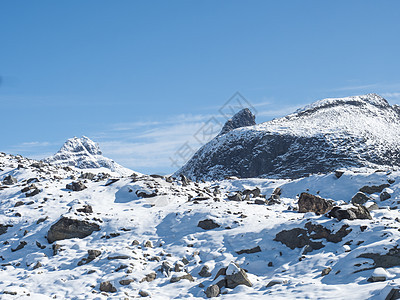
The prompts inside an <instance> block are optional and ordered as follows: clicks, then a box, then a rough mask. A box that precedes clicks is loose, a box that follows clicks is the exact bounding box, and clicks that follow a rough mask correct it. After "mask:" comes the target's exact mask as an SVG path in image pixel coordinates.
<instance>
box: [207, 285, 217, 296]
mask: <svg viewBox="0 0 400 300" xmlns="http://www.w3.org/2000/svg"><path fill="white" fill-rule="evenodd" d="M205 293H206V296H207V298H213V297H218V295H219V293H220V289H219V286H218V285H216V284H213V285H211V286H209V287H208V288H207V289H206V291H205Z"/></svg>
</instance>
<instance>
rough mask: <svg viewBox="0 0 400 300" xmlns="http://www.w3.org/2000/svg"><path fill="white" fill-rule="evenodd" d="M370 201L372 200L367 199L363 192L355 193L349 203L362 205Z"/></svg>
mask: <svg viewBox="0 0 400 300" xmlns="http://www.w3.org/2000/svg"><path fill="white" fill-rule="evenodd" d="M370 200H372V198H371V197H368V196H367V195H365V194H364V193H363V192H357V194H355V195H354V196H353V198H351V203H353V204H360V205H364V204H365V203H367V202H368V201H370Z"/></svg>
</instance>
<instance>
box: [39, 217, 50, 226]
mask: <svg viewBox="0 0 400 300" xmlns="http://www.w3.org/2000/svg"><path fill="white" fill-rule="evenodd" d="M48 218H49V217H47V216H46V217H44V218H39V219H38V220H37V221H36V224H40V223H43V222H44V221H46V220H47V219H48Z"/></svg>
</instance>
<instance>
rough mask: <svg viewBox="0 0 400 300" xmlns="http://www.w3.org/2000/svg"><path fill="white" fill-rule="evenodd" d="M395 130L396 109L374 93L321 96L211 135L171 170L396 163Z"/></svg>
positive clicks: (204, 173)
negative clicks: (260, 120)
mask: <svg viewBox="0 0 400 300" xmlns="http://www.w3.org/2000/svg"><path fill="white" fill-rule="evenodd" d="M399 132H400V110H399V108H398V107H397V106H395V105H394V106H391V105H389V103H388V102H387V101H386V100H385V99H384V98H382V97H381V96H379V95H376V94H367V95H361V96H353V97H346V98H330V99H324V100H320V101H317V102H315V103H313V104H311V105H308V106H306V107H304V108H301V109H299V110H297V111H296V112H294V113H292V114H289V115H287V116H285V117H282V118H278V119H274V120H271V121H268V122H265V123H262V124H258V125H254V126H247V127H241V128H237V129H234V130H232V131H230V132H228V133H226V134H225V135H221V136H217V137H216V138H214V139H213V140H211V141H210V142H209V143H207V144H206V145H204V146H203V147H202V148H200V150H199V151H197V152H196V153H195V155H194V156H193V157H192V158H191V159H190V160H189V162H188V163H187V164H186V165H185V166H183V167H182V168H181V169H180V170H178V171H177V173H176V175H178V174H185V175H187V176H189V177H191V178H193V179H221V178H224V176H227V175H229V176H232V175H233V176H239V177H259V176H274V177H288V178H293V177H298V176H305V175H307V174H309V173H318V172H325V173H326V172H330V171H332V170H334V169H335V168H341V167H346V168H348V167H373V168H391V167H394V166H397V167H398V166H400V140H399V139H398V133H399Z"/></svg>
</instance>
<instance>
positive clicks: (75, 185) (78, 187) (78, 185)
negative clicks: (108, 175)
mask: <svg viewBox="0 0 400 300" xmlns="http://www.w3.org/2000/svg"><path fill="white" fill-rule="evenodd" d="M66 189H67V190H71V191H74V192H79V191H83V190H84V189H86V186H85V185H84V184H83V182H82V181H74V182H71V183H68V184H67V185H66Z"/></svg>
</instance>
